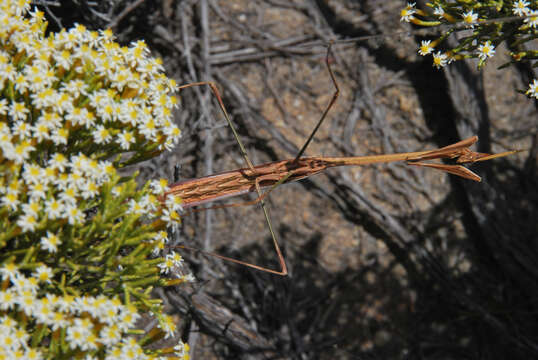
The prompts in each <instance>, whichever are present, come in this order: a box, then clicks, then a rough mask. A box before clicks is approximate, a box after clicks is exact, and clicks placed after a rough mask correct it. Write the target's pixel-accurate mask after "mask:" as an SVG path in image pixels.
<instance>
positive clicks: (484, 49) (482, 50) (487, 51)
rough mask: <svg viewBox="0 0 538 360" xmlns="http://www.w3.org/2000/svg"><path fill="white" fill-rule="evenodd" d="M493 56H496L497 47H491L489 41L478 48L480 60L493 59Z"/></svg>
mask: <svg viewBox="0 0 538 360" xmlns="http://www.w3.org/2000/svg"><path fill="white" fill-rule="evenodd" d="M493 55H495V46H493V45H491V42H490V41H489V40H488V41H486V42H485V43H483V44H480V45H479V46H478V57H479V58H480V60H482V61H484V60H486V59H487V58H490V57H493Z"/></svg>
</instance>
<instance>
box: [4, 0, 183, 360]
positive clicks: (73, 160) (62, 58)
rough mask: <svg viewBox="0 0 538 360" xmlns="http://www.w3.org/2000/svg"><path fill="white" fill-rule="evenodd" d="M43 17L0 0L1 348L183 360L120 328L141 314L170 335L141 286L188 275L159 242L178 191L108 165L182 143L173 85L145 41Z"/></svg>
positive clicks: (174, 213) (17, 352) (25, 354)
mask: <svg viewBox="0 0 538 360" xmlns="http://www.w3.org/2000/svg"><path fill="white" fill-rule="evenodd" d="M46 26H47V23H46V21H45V20H44V15H43V13H42V12H40V11H37V10H34V11H30V1H29V0H0V229H2V231H1V232H0V249H1V251H0V275H1V276H2V280H3V282H2V287H1V288H0V329H2V330H3V331H0V337H1V338H2V340H3V341H0V358H4V357H6V358H26V359H30V358H31V359H40V358H60V357H64V358H71V357H77V358H83V357H84V356H87V357H84V358H87V359H94V358H95V359H97V358H106V359H118V358H122V359H153V358H158V357H159V356H160V355H161V354H164V353H175V354H176V355H177V356H179V357H180V358H182V359H187V358H188V346H187V345H185V344H183V343H182V342H180V343H179V345H178V346H177V349H176V350H174V349H173V348H172V349H168V350H167V351H164V350H162V349H161V350H159V349H157V350H148V349H145V348H143V345H144V346H145V345H147V344H149V343H151V339H152V338H146V339H142V340H140V341H138V340H135V339H134V338H130V337H128V336H127V334H132V333H133V332H135V331H136V329H137V324H136V322H137V320H138V319H139V318H140V313H141V312H149V313H151V314H153V315H154V316H155V318H157V319H158V321H159V327H157V328H156V329H157V330H158V332H159V333H160V334H162V335H163V336H167V337H168V336H172V335H174V332H175V326H171V324H170V321H169V319H168V318H167V317H166V316H164V315H163V314H162V306H161V304H160V302H159V301H157V300H155V299H152V298H151V295H150V293H149V292H148V291H147V289H148V288H150V287H151V286H163V285H173V284H179V283H181V282H185V281H191V280H192V276H191V275H190V274H183V273H182V272H181V265H182V261H181V257H180V256H179V254H173V255H169V256H168V257H166V258H162V257H159V256H158V255H159V254H158V253H156V252H155V249H157V250H159V249H162V248H163V247H164V244H165V243H166V242H167V236H166V231H165V230H166V227H167V226H168V225H170V224H174V223H177V222H179V221H180V217H179V212H180V211H181V201H180V199H178V198H174V197H166V201H161V200H160V199H162V198H163V197H162V195H163V193H164V192H165V191H166V190H167V184H166V181H164V180H157V181H153V182H150V183H148V184H146V185H145V186H144V187H142V188H140V187H139V186H138V185H137V183H136V181H135V177H136V174H134V175H132V176H129V177H122V176H120V175H119V173H118V171H117V170H118V169H119V168H121V167H124V166H126V165H129V164H133V163H136V162H139V161H142V160H146V159H149V158H151V157H154V156H156V155H158V154H159V153H161V152H163V151H164V150H167V149H171V148H172V147H173V146H174V145H175V144H176V143H177V141H178V139H179V138H180V130H179V129H178V128H177V126H176V125H175V124H174V123H173V121H172V111H173V109H174V108H175V107H176V106H177V104H176V97H175V95H174V91H175V90H176V88H177V87H176V84H175V82H174V81H173V80H170V79H168V78H167V77H166V76H165V75H164V74H163V72H162V71H163V66H162V64H161V61H160V60H158V59H155V58H152V57H150V56H149V50H148V48H147V46H146V44H145V43H144V42H143V41H137V42H135V43H132V44H131V45H129V46H120V45H119V44H118V43H116V42H115V41H114V38H113V34H112V32H111V31H109V30H105V31H100V32H97V31H89V30H87V29H86V28H85V27H84V26H82V25H77V26H75V27H74V28H72V29H69V30H62V31H61V32H59V33H51V34H49V35H47V36H45V29H46ZM166 264H171V265H173V266H174V268H179V272H176V273H175V274H174V275H176V276H177V278H174V279H163V278H162V277H161V275H160V274H161V273H163V274H165V273H166V274H167V273H170V272H171V271H170V270H171V266H170V267H167V265H166ZM163 269H166V271H165V270H163ZM159 336H160V335H159ZM154 338H155V339H157V338H158V336H154Z"/></svg>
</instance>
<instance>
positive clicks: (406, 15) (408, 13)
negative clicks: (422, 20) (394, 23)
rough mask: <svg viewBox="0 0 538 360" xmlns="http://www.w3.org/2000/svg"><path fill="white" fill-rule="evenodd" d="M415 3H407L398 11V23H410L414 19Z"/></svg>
mask: <svg viewBox="0 0 538 360" xmlns="http://www.w3.org/2000/svg"><path fill="white" fill-rule="evenodd" d="M415 5H416V3H407V6H406V7H405V8H404V9H402V11H400V21H405V22H410V21H411V20H412V19H414V16H413V15H414V14H415V13H416V12H417V9H415Z"/></svg>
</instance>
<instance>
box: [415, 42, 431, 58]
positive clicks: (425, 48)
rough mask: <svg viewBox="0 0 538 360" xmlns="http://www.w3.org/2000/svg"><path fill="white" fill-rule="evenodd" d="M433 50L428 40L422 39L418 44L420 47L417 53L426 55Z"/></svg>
mask: <svg viewBox="0 0 538 360" xmlns="http://www.w3.org/2000/svg"><path fill="white" fill-rule="evenodd" d="M432 51H433V46H431V41H430V40H422V43H421V45H420V49H418V53H419V54H420V55H422V56H425V55H428V54H430V53H431V52H432Z"/></svg>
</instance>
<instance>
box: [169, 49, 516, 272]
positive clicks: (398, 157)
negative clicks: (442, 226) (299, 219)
mask: <svg viewBox="0 0 538 360" xmlns="http://www.w3.org/2000/svg"><path fill="white" fill-rule="evenodd" d="M330 55H331V44H329V46H328V49H327V54H326V57H325V64H326V66H327V69H328V72H329V75H330V78H331V81H332V83H333V85H334V88H335V91H334V93H333V95H332V98H331V100H330V101H329V103H328V105H327V106H326V107H325V110H324V111H323V113H322V115H321V117H320V119H319V120H318V122H317V124H316V126H315V127H314V129H313V130H312V132H311V134H310V135H309V137H308V139H307V140H306V141H305V143H304V145H303V146H302V148H301V149H300V150H299V152H298V153H297V155H296V156H295V158H293V159H288V160H281V161H274V162H269V163H265V164H261V165H256V166H255V165H253V164H252V162H251V161H250V159H249V157H248V155H247V152H246V149H245V147H244V145H243V143H242V141H241V139H240V137H239V134H238V133H237V131H236V129H235V126H234V125H233V123H232V121H231V120H230V117H229V115H228V112H227V110H226V107H225V106H224V103H223V101H222V97H221V95H220V92H219V90H218V88H217V86H216V84H215V83H213V82H209V81H204V82H197V83H191V84H186V85H183V86H180V87H179V90H182V89H186V88H189V87H193V86H209V87H210V89H211V91H212V92H213V94H214V95H215V97H216V99H217V101H218V104H219V107H220V110H221V111H222V113H223V115H224V117H225V119H226V121H227V123H228V126H229V127H230V129H231V130H232V132H233V135H234V137H235V140H236V141H237V144H238V146H239V149H240V152H241V156H242V157H243V159H244V161H245V165H246V166H245V167H244V168H240V169H236V170H231V171H226V172H222V173H219V174H214V175H209V176H204V177H201V178H196V179H190V180H185V181H181V182H178V183H175V184H172V185H170V189H169V190H168V191H167V192H166V193H165V195H164V197H165V198H166V197H167V196H179V197H180V198H181V199H182V200H183V207H184V208H185V209H189V208H192V207H194V206H198V205H202V204H205V203H209V202H213V201H216V200H221V199H225V198H229V197H234V196H239V195H242V194H246V193H250V192H256V193H257V198H256V199H254V200H252V201H246V202H242V203H232V204H224V205H216V206H211V207H209V208H200V209H191V210H187V212H186V214H189V213H193V212H197V211H205V210H208V209H222V208H228V207H237V206H247V205H254V204H257V203H259V204H260V205H261V208H262V210H263V212H264V216H265V220H266V222H267V226H268V228H269V232H270V234H271V238H272V241H273V246H274V249H275V251H276V254H277V256H278V261H279V264H280V270H274V269H269V268H266V267H263V266H259V265H255V264H251V263H248V262H245V261H241V260H238V259H234V258H230V257H227V256H223V255H219V254H216V253H212V252H206V251H203V250H199V249H195V248H192V247H189V246H186V245H178V246H174V247H177V248H183V249H187V250H193V251H198V252H201V253H203V254H206V255H209V256H213V257H217V258H219V259H222V260H225V261H231V262H234V263H237V264H240V265H243V266H247V267H250V268H253V269H256V270H260V271H264V272H268V273H271V274H276V275H282V276H284V275H287V274H288V270H287V266H286V262H285V261H284V257H283V256H282V252H281V250H280V246H279V244H278V241H277V238H276V235H275V233H274V231H273V227H272V224H271V220H270V218H269V213H268V210H267V207H266V205H265V202H264V199H265V198H266V197H267V196H268V195H269V193H271V191H273V190H274V189H275V188H276V187H278V186H280V185H282V184H285V183H289V182H292V181H298V180H301V179H305V178H307V177H309V176H312V175H315V174H318V173H320V172H322V171H324V170H326V169H328V168H331V167H336V166H359V165H367V164H377V163H388V162H397V161H404V162H406V163H407V164H408V165H413V166H421V167H429V168H433V169H436V170H441V171H444V172H447V173H450V174H453V175H457V176H460V177H463V178H465V179H469V180H473V181H478V182H479V181H481V178H480V176H478V175H477V174H475V173H474V172H472V171H471V170H469V169H468V168H466V167H464V166H463V165H462V164H473V163H475V162H479V161H486V160H491V159H494V158H498V157H503V156H507V155H510V154H513V153H516V152H518V151H519V150H513V151H506V152H502V153H499V154H485V153H478V152H474V151H472V150H470V149H469V147H470V146H471V145H473V144H474V143H475V142H477V141H478V137H477V136H473V137H470V138H468V139H465V140H462V141H459V142H457V143H454V144H451V145H448V146H445V147H442V148H439V149H435V150H430V151H416V152H406V153H396V154H384V155H372V156H353V157H320V156H318V157H303V154H304V152H305V151H306V149H307V147H308V145H309V144H310V142H311V141H312V139H313V138H314V136H315V134H316V132H317V131H318V129H319V128H320V126H321V125H322V123H323V121H324V120H325V118H326V117H327V114H328V112H329V110H330V109H331V108H332V106H333V105H334V103H335V102H336V100H337V98H338V96H339V94H340V89H339V87H338V83H337V81H336V78H335V76H334V73H333V71H332V69H331V66H330V61H329V59H330ZM435 159H451V160H453V161H454V164H444V163H432V162H425V161H428V160H435ZM263 188H267V190H266V191H265V192H262V189H263ZM163 200H164V199H163Z"/></svg>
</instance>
